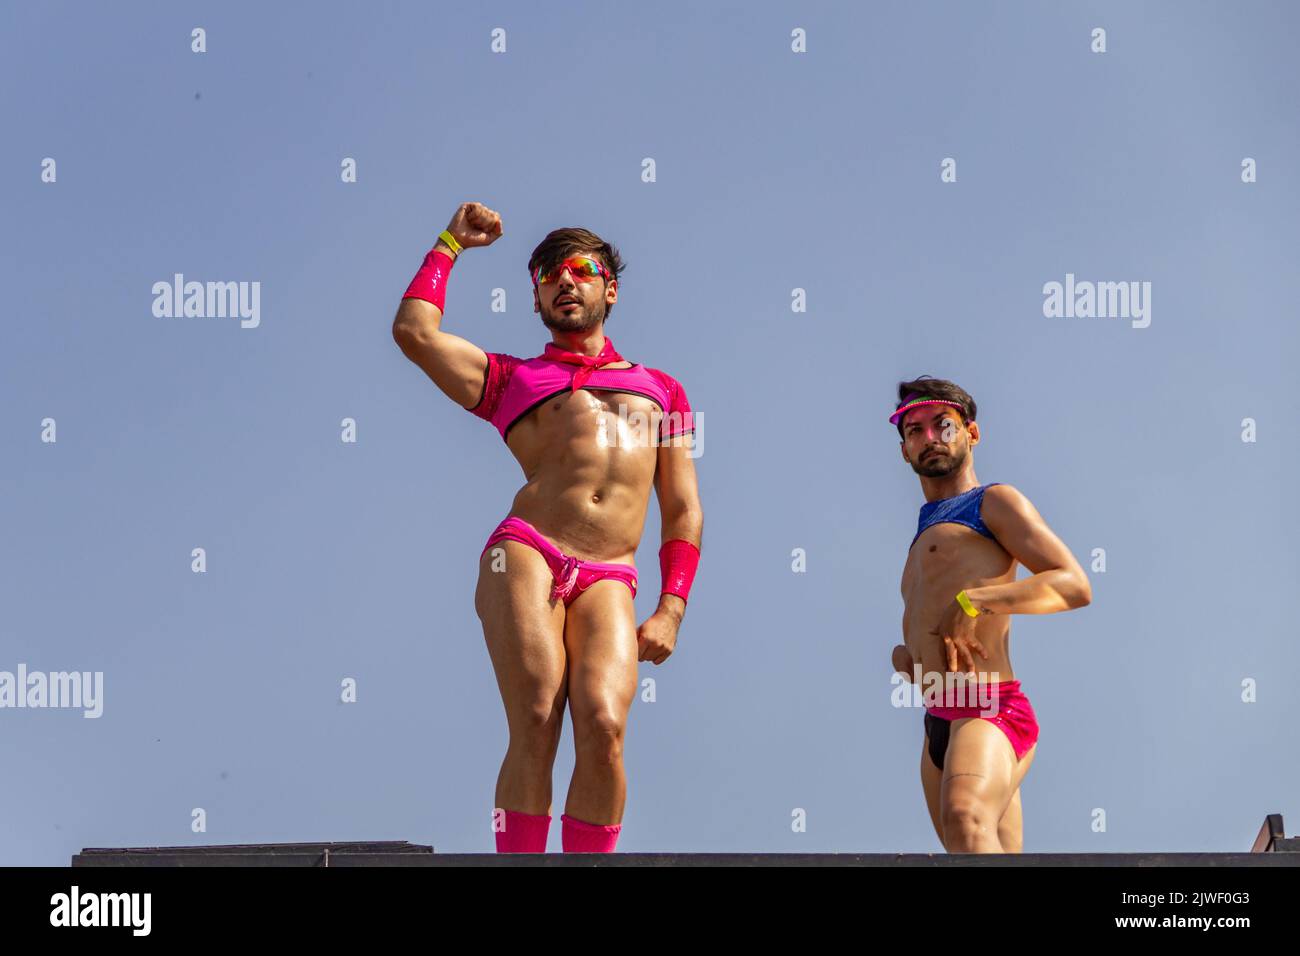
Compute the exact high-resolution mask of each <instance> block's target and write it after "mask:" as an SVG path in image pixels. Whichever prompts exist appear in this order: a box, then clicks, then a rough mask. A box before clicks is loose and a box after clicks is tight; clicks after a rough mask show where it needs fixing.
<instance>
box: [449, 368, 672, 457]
mask: <svg viewBox="0 0 1300 956" xmlns="http://www.w3.org/2000/svg"><path fill="white" fill-rule="evenodd" d="M487 357H488V367H487V373H486V374H485V375H484V376H483V394H482V395H480V396H479V400H478V402H477V403H476V404H475V405H474V406H473V407H472V408H470V409H469V411H471V412H473V413H474V414H475V415H477V416H478V417H479V418H483V419H486V420H487V421H490V422H491V423H492V424H493V425H495V426H496V429H497V431H499V432H500V433H501V438H502V439H503V440H504V439H505V437H506V433H507V432H509V431H510V428H511V426H513V425H514V424H515V423H516V422H517V421H519V420H520V419H521V418H523V417H524V416H525V415H527V414H528V413H529V412H530V411H532V410H533V409H534V408H536V407H537V406H538V405H540V404H542V402H544V401H546V400H547V399H549V398H554V397H555V396H556V395H560V394H562V393H564V392H567V391H568V390H569V386H570V385H571V384H572V382H573V375H574V372H576V371H577V370H578V368H579V366H576V365H571V364H569V363H568V362H559V361H556V360H554V359H548V358H543V357H542V356H538V357H537V358H531V359H521V358H517V357H515V356H513V355H506V354H505V353H504V352H488V353H487ZM581 387H582V388H586V389H591V390H593V391H611V392H629V393H631V394H633V395H644V396H645V397H646V398H649V399H650V400H651V401H653V402H654V403H655V404H656V405H658V406H659V408H660V409H662V410H663V412H664V416H663V419H662V420H661V421H660V423H659V437H660V438H661V439H663V438H672V437H674V436H676V435H687V434H690V433H691V432H693V431H695V419H694V415H693V414H692V413H691V405H690V402H688V401H687V400H686V391H685V389H683V388H682V386H681V384H680V383H679V382H678V381H677V380H676V379H675V378H673V377H672V376H671V375H669V374H668V373H667V372H661V371H659V369H657V368H646V367H645V366H644V365H633V366H632V367H631V368H598V369H596V370H595V371H594V372H592V374H591V378H589V379H587V381H586V383H585V384H583V385H582V386H581Z"/></svg>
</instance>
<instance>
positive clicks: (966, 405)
mask: <svg viewBox="0 0 1300 956" xmlns="http://www.w3.org/2000/svg"><path fill="white" fill-rule="evenodd" d="M913 392H919V393H920V394H922V395H928V396H930V397H931V398H942V399H945V400H947V401H950V402H956V403H957V404H958V405H960V406H961V415H962V418H963V419H965V424H967V425H969V424H970V423H971V422H973V421H975V399H973V398H971V397H970V393H969V392H967V391H966V389H964V388H962V387H961V386H960V385H958V384H957V383H956V382H950V381H948V380H947V379H946V378H933V377H931V376H929V375H922V376H921V377H920V378H915V379H913V380H912V381H910V382H899V383H898V402H897V404H895V405H894V409H895V410H897V409H898V407H899V406H900V405H902V404H903V402H905V401H906V400H907V397H908V396H909V395H911V394H912V393H913ZM897 428H898V437H899V438H902V437H903V420H902V419H901V418H900V419H899V420H898V425H897Z"/></svg>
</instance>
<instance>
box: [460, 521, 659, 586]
mask: <svg viewBox="0 0 1300 956" xmlns="http://www.w3.org/2000/svg"><path fill="white" fill-rule="evenodd" d="M498 541H518V542H520V543H521V544H526V545H528V546H529V547H531V548H533V549H535V550H537V551H540V552H541V554H542V557H544V558H545V559H546V563H547V564H548V565H549V566H550V568H551V577H552V578H554V579H555V586H554V587H552V588H551V600H552V601H560V600H562V601H564V606H565V607H568V606H569V605H570V604H572V603H573V602H574V599H576V598H577V596H578V595H579V594H581V593H582V592H583V591H585V590H587V588H589V587H591V586H592V585H593V584H595V583H596V582H597V581H603V580H605V579H606V578H611V579H613V580H615V581H622V582H623V583H624V584H626V585H627V586H628V587H629V588H630V589H631V591H632V596H633V597H636V568H634V567H632V565H630V564H605V563H603V562H600V561H582V560H579V559H578V558H575V557H573V556H572V555H568V554H565V553H564V552H563V551H561V550H560V549H559V548H557V547H556V546H555V545H553V544H551V542H550V541H548V540H546V539H545V538H543V537H542V536H541V534H540V533H539V532H538V530H537V529H536V528H534V527H533V526H532V525H530V524H529V523H528V522H527V521H525V520H524V519H523V518H516V517H513V516H511V517H508V518H506V519H505V520H504V521H502V522H501V523H500V524H499V525H497V526H496V529H495V530H494V531H493V532H492V534H490V535H489V536H488V539H487V544H485V545H483V550H482V551H480V552H479V559H480V560H481V559H482V557H483V555H484V554H486V553H487V550H488V548H490V547H492V546H493V545H494V544H496V543H497V542H498Z"/></svg>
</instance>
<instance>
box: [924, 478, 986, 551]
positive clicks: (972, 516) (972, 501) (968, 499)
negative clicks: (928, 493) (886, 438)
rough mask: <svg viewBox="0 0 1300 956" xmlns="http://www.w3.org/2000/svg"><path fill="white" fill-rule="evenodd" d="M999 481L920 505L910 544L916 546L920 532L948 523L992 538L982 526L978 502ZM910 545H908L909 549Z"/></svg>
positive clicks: (984, 526)
mask: <svg viewBox="0 0 1300 956" xmlns="http://www.w3.org/2000/svg"><path fill="white" fill-rule="evenodd" d="M1000 484H1002V482H1000V481H990V482H989V483H988V484H987V485H980V486H978V487H976V488H972V489H971V490H970V491H963V492H962V493H961V494H959V495H953V496H952V497H951V498H940V499H939V500H938V501H927V502H926V503H925V504H923V505H921V517H920V518H919V519H918V520H917V523H916V536H915V537H913V538H912V544H916V539H917V538H919V537H921V532H923V531H925V529H926V528H928V527H930V525H934V524H942V523H943V522H945V521H950V522H952V523H953V524H964V525H965V526H966V527H968V528H972V529H974V530H975V531H978V532H979V533H980V534H982V535H984V537H986V538H992V539H993V540H994V541H996V540H997V538H994V537H993V532H992V531H990V530H989V529H988V527H987V526H986V525H985V524H984V519H983V518H981V517H980V502H982V501H983V500H984V490H985V489H986V488H992V487H993V486H994V485H1000ZM911 546H912V545H908V548H909V549H910V548H911Z"/></svg>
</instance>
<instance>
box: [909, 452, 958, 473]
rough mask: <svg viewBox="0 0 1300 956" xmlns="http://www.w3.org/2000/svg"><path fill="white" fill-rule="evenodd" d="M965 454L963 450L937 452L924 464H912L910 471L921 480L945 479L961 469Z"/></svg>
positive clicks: (915, 462)
mask: <svg viewBox="0 0 1300 956" xmlns="http://www.w3.org/2000/svg"><path fill="white" fill-rule="evenodd" d="M966 454H967V450H966V449H965V448H962V449H960V450H958V451H956V452H946V451H945V452H939V453H937V454H934V455H931V456H929V457H928V458H926V460H925V461H924V462H919V461H914V462H912V463H911V464H912V470H913V471H914V472H916V473H917V474H918V475H920V476H921V477H922V478H946V477H947V476H948V475H951V474H952V473H953V472H955V471H957V470H958V469H960V468H961V466H962V465H963V464H964V463H965V461H966Z"/></svg>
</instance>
